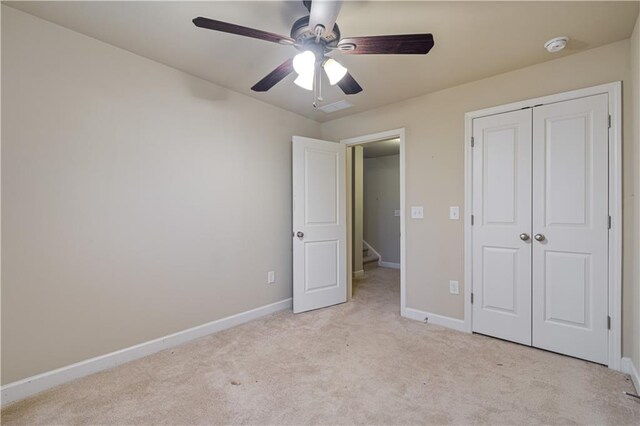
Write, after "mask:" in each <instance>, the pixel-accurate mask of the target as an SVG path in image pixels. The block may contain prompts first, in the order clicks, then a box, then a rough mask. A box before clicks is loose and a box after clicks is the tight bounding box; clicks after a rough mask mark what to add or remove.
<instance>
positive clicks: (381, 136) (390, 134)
mask: <svg viewBox="0 0 640 426" xmlns="http://www.w3.org/2000/svg"><path fill="white" fill-rule="evenodd" d="M404 133H405V132H404V128H401V129H394V130H388V131H386V132H380V133H373V134H370V135H364V136H357V137H354V138H349V139H342V140H341V141H340V143H342V144H344V145H347V146H352V145H362V144H366V143H369V142H378V141H382V140H385V139H393V138H399V139H400V315H402V316H403V317H404V316H406V307H407V303H406V300H407V299H406V295H407V287H406V276H407V273H406V262H405V253H406V250H405V244H406V240H407V239H406V236H405V222H406V218H405V208H404V202H405V162H404V153H405V145H404ZM347 180H348V179H347ZM349 216H350V215H349V214H347V217H349ZM352 245H353V241H352V239H351V238H348V239H347V250H349V251H350V250H352ZM352 269H353V265H352V264H351V263H349V265H348V266H347V274H348V276H350V274H352V273H353V271H352Z"/></svg>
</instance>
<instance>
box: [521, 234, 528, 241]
mask: <svg viewBox="0 0 640 426" xmlns="http://www.w3.org/2000/svg"><path fill="white" fill-rule="evenodd" d="M520 239H521V240H522V241H528V240H529V234H525V233H524V232H523V233H522V234H520Z"/></svg>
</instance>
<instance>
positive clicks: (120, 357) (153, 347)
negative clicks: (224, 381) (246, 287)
mask: <svg viewBox="0 0 640 426" xmlns="http://www.w3.org/2000/svg"><path fill="white" fill-rule="evenodd" d="M291 307H292V299H291V298H289V299H285V300H281V301H279V302H275V303H272V304H270V305H265V306H261V307H259V308H255V309H251V310H250V311H245V312H241V313H239V314H236V315H231V316H229V317H226V318H221V319H219V320H216V321H211V322H208V323H206V324H202V325H199V326H196V327H193V328H189V329H187V330H183V331H179V332H177V333H173V334H170V335H168V336H164V337H160V338H158V339H154V340H149V341H148V342H144V343H140V344H138V345H135V346H131V347H128V348H125V349H121V350H119V351H115V352H111V353H109V354H106V355H101V356H98V357H95V358H91V359H87V360H85V361H80V362H78V363H75V364H71V365H68V366H66V367H62V368H58V369H56V370H52V371H48V372H46V373H42V374H38V375H36V376H32V377H27V378H26V379H23V380H20V381H17V382H13V383H9V384H7V385H5V386H2V390H1V393H2V400H1V404H2V406H5V405H7V404H10V403H12V402H15V401H18V400H20V399H23V398H26V397H28V396H31V395H34V394H36V393H39V392H42V391H44V390H47V389H50V388H52V387H54V386H58V385H61V384H63V383H67V382H70V381H72V380H75V379H79V378H81V377H84V376H88V375H90V374H93V373H97V372H99V371H102V370H107V369H109V368H112V367H115V366H117V365H120V364H124V363H125V362H129V361H133V360H135V359H138V358H142V357H145V356H147V355H151V354H154V353H156V352H159V351H162V350H164V349H168V348H171V347H173V346H177V345H180V344H182V343H185V342H188V341H190V340H194V339H198V338H200V337H204V336H206V335H208V334H212V333H216V332H218V331H222V330H226V329H228V328H231V327H234V326H236V325H240V324H243V323H245V322H248V321H251V320H254V319H256V318H260V317H263V316H265V315H269V314H272V313H274V312H278V311H282V310H285V309H291Z"/></svg>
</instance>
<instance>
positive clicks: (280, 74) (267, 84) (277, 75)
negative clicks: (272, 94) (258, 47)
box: [251, 59, 293, 92]
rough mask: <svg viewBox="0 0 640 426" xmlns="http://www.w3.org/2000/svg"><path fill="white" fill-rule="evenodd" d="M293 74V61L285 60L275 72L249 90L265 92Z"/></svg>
mask: <svg viewBox="0 0 640 426" xmlns="http://www.w3.org/2000/svg"><path fill="white" fill-rule="evenodd" d="M292 72H293V59H287V60H286V61H284V62H283V63H282V64H280V65H279V66H278V68H276V69H275V70H273V71H271V72H270V73H269V74H267V76H266V77H265V78H263V79H262V80H260V81H259V82H257V83H256V84H255V85H254V86H253V87H252V88H251V90H253V91H254V92H266V91H267V90H269V89H271V88H272V87H273V86H275V85H276V84H278V83H279V82H280V80H282V79H283V78H285V77H286V76H288V75H289V74H291V73H292Z"/></svg>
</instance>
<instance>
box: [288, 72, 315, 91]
mask: <svg viewBox="0 0 640 426" xmlns="http://www.w3.org/2000/svg"><path fill="white" fill-rule="evenodd" d="M293 82H294V83H295V84H296V85H298V86H300V87H302V88H303V89H306V90H313V70H311V72H307V73H305V74H299V75H298V78H296V79H295V80H293Z"/></svg>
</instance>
